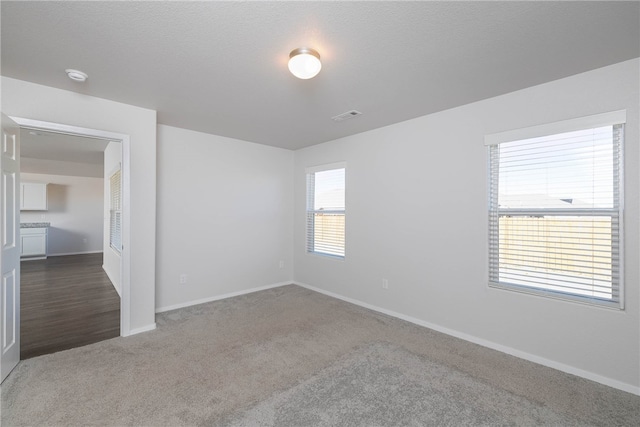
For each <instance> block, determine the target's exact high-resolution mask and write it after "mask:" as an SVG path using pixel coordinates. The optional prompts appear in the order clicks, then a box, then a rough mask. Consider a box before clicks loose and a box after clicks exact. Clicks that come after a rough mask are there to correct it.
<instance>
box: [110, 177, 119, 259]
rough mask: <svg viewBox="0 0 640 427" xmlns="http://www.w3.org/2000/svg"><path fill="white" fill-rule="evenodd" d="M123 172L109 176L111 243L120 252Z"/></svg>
mask: <svg viewBox="0 0 640 427" xmlns="http://www.w3.org/2000/svg"><path fill="white" fill-rule="evenodd" d="M120 181H121V172H120V169H118V170H117V171H115V172H114V174H113V175H111V178H109V194H110V199H109V200H110V203H109V213H110V215H109V243H110V245H111V247H112V248H113V249H114V250H115V251H117V252H118V253H120V252H121V251H122V197H121V185H120Z"/></svg>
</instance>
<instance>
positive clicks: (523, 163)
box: [486, 111, 626, 308]
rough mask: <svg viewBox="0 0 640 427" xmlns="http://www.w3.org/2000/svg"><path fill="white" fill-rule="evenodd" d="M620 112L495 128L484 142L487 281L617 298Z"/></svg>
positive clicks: (591, 299) (592, 299)
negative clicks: (512, 128)
mask: <svg viewBox="0 0 640 427" xmlns="http://www.w3.org/2000/svg"><path fill="white" fill-rule="evenodd" d="M625 121H626V119H625V112H624V111H621V112H614V113H607V114H601V115H597V116H590V117H584V118H581V119H575V120H570V121H566V122H560V123H554V124H551V125H545V126H537V127H534V128H528V129H521V130H517V131H510V132H504V133H502V134H496V135H490V136H487V138H486V144H487V145H489V199H490V200H489V283H490V286H494V287H499V288H506V289H512V290H519V291H524V292H530V293H535V294H543V295H546V296H552V297H558V298H563V299H571V300H577V301H581V302H587V303H590V304H596V305H604V306H612V307H619V308H623V297H622V289H623V288H622V283H621V281H622V271H621V260H622V256H621V251H622V246H621V244H620V241H621V238H622V145H623V133H624V123H625Z"/></svg>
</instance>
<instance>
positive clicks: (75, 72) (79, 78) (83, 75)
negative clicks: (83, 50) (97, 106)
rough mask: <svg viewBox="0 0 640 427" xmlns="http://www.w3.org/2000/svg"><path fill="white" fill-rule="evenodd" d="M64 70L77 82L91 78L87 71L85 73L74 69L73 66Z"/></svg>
mask: <svg viewBox="0 0 640 427" xmlns="http://www.w3.org/2000/svg"><path fill="white" fill-rule="evenodd" d="M64 71H65V72H66V73H67V76H69V78H70V79H71V80H73V81H76V82H84V81H86V80H87V79H88V78H89V76H88V75H87V73H83V72H82V71H78V70H73V69H71V68H67V69H66V70H64Z"/></svg>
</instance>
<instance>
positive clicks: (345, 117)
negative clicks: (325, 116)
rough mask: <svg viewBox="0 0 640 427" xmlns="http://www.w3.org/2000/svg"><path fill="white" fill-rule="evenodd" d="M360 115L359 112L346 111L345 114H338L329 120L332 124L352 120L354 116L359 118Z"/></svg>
mask: <svg viewBox="0 0 640 427" xmlns="http://www.w3.org/2000/svg"><path fill="white" fill-rule="evenodd" d="M360 114H362V113H361V112H360V111H356V110H351V111H347V112H346V113H342V114H338V115H337V116H333V117H331V120H333V121H334V122H341V121H343V120H348V119H352V118H354V117H356V116H359V115H360Z"/></svg>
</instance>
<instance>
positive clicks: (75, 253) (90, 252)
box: [47, 251, 102, 256]
mask: <svg viewBox="0 0 640 427" xmlns="http://www.w3.org/2000/svg"><path fill="white" fill-rule="evenodd" d="M101 253H102V251H84V252H67V253H63V254H47V256H67V255H86V254H101Z"/></svg>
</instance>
